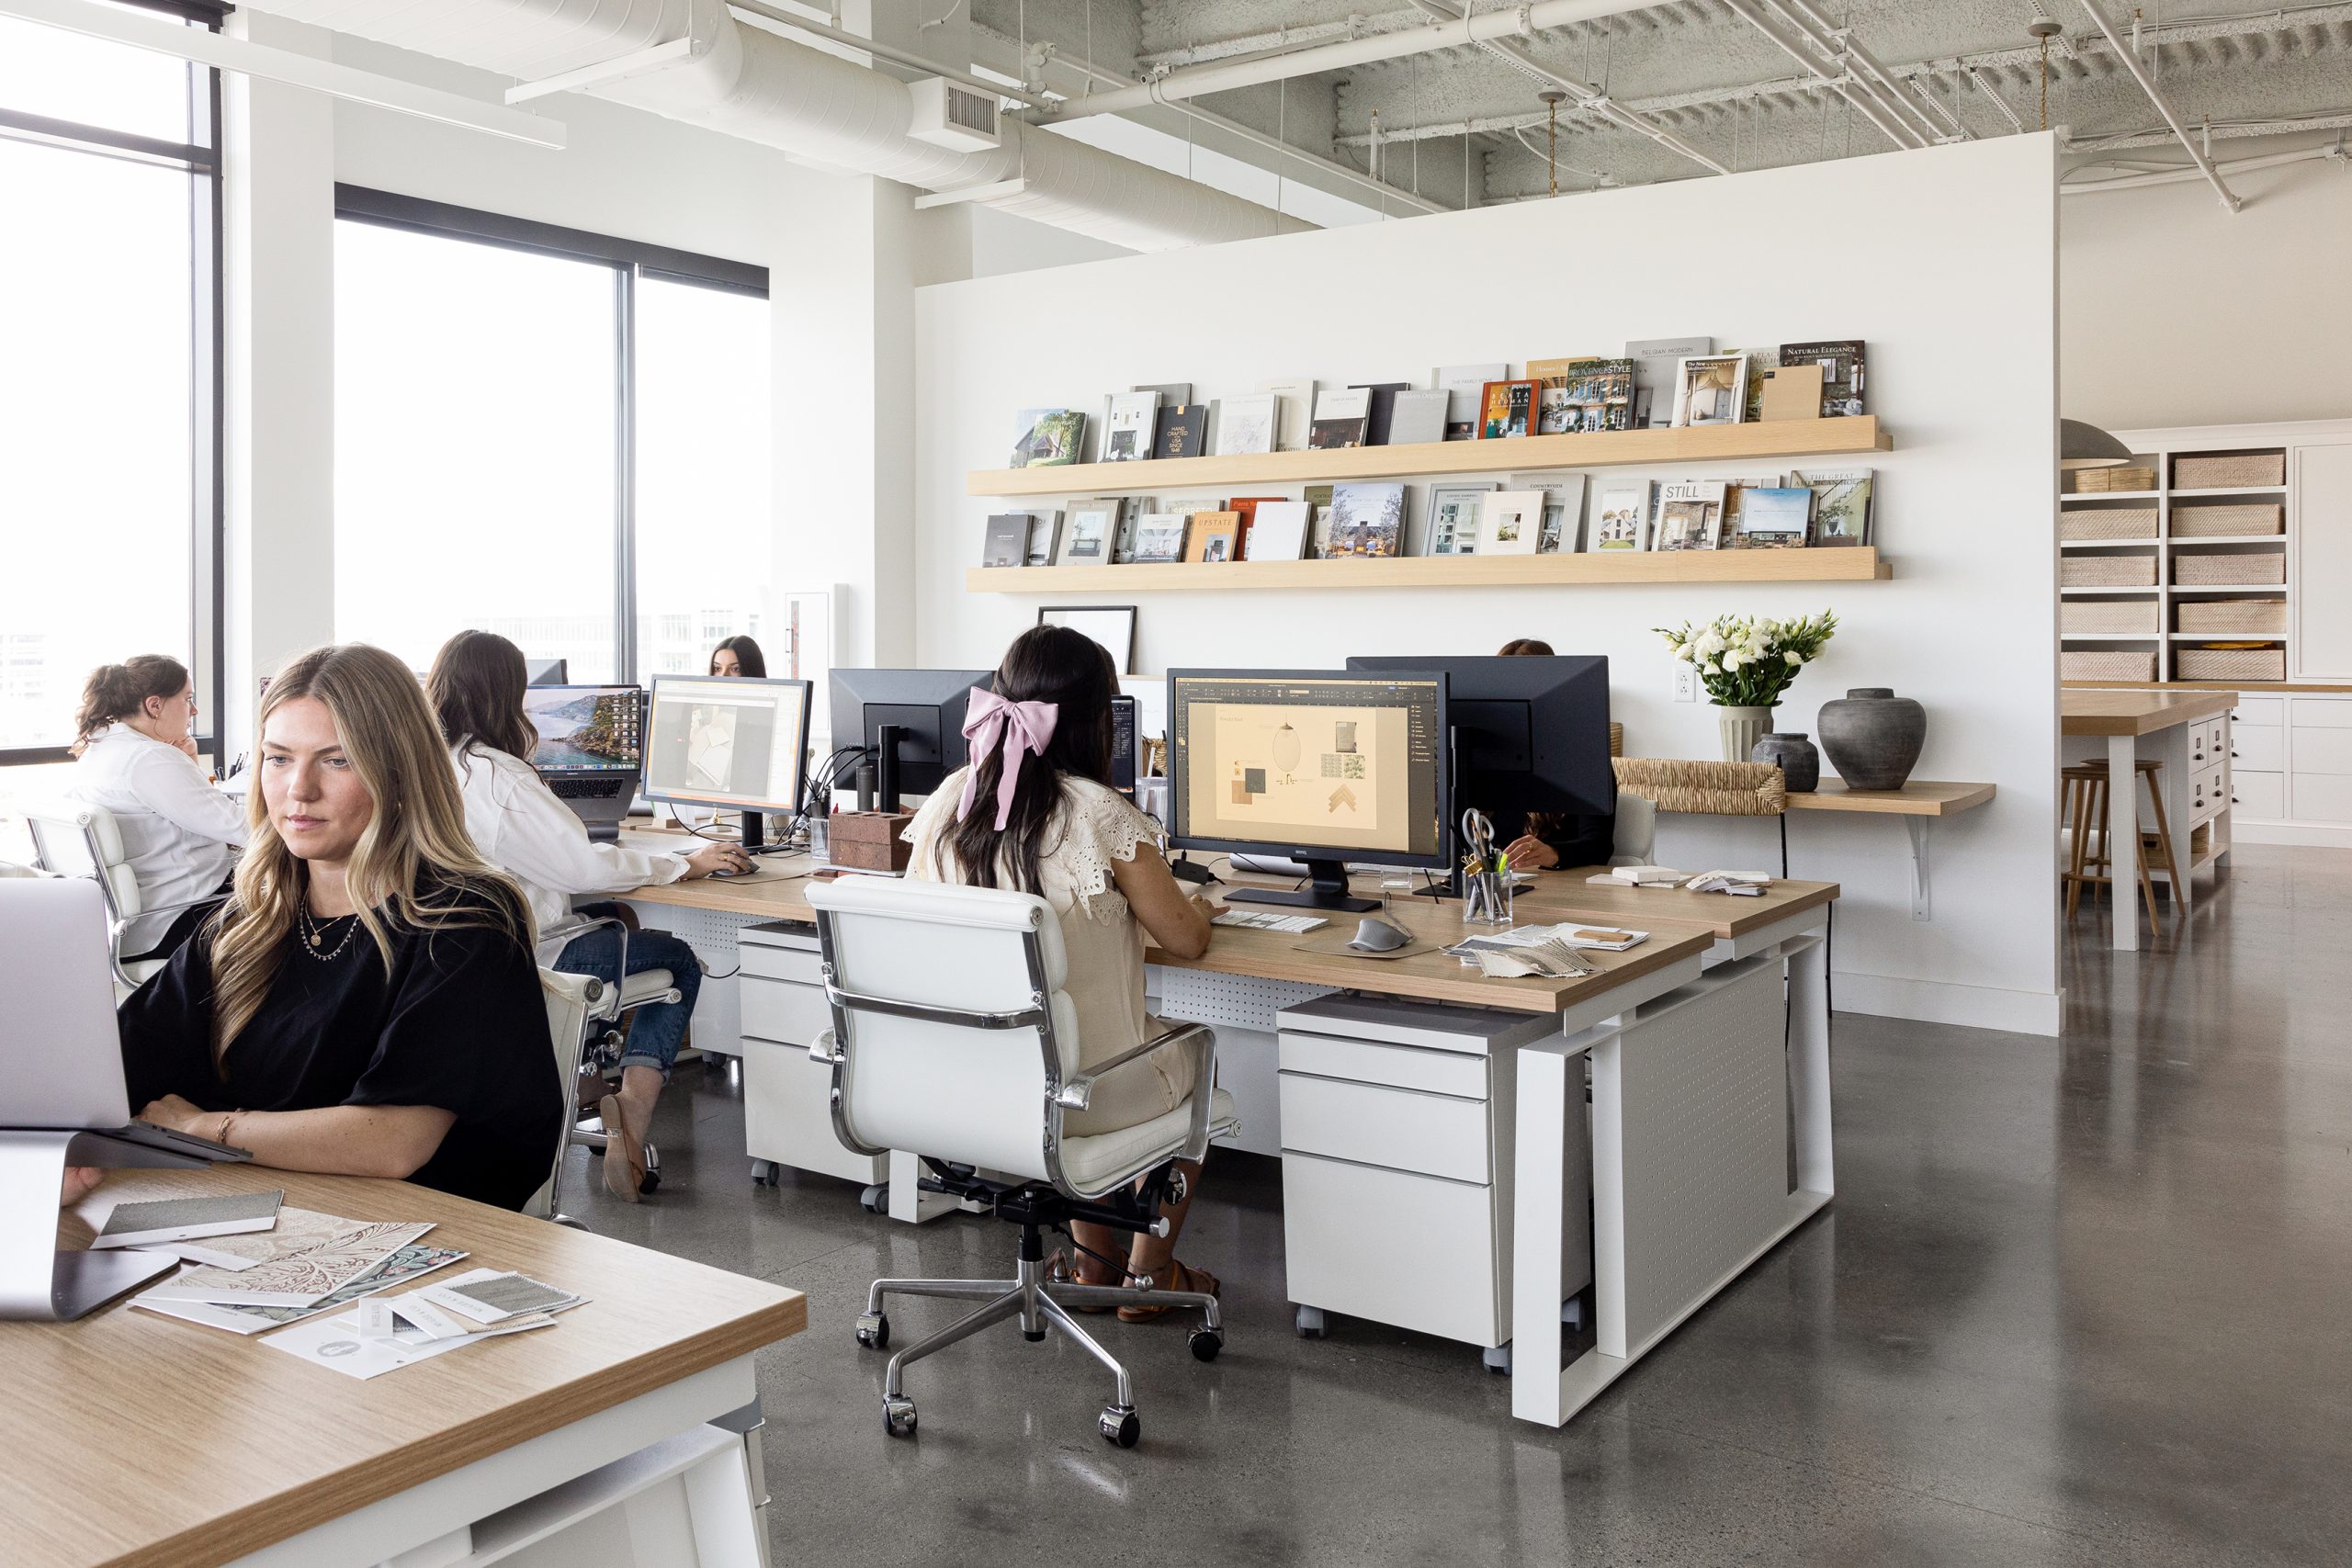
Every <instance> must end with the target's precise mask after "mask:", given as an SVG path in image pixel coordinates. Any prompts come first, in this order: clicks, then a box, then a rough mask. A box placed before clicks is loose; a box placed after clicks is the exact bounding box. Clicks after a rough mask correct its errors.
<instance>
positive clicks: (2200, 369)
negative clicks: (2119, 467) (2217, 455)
mask: <svg viewBox="0 0 2352 1568" xmlns="http://www.w3.org/2000/svg"><path fill="white" fill-rule="evenodd" d="M2311 140H2312V139H2311V138H2301V139H2296V140H2288V139H2280V140H2278V141H2264V142H2262V143H2261V144H2260V146H2259V148H2258V149H2256V151H2257V152H2260V153H2269V152H2279V151H2286V150H2290V149H2292V148H2294V147H2296V146H2298V145H2301V144H2302V143H2304V142H2308V141H2311ZM2231 145H2233V146H2235V147H2239V148H2244V147H2245V145H2246V144H2245V143H2233V144H2231ZM2230 186H2231V188H2232V189H2233V190H2235V191H2236V192H2237V193H2238V194H2239V195H2240V196H2243V197H2245V198H2246V202H2245V208H2244V209H2243V210H2241V211H2240V212H2238V213H2237V215H2236V216H2234V217H2233V216H2231V215H2230V214H2229V213H2227V212H2224V211H2223V210H2222V208H2221V206H2220V205H2219V202H2218V200H2217V198H2216V197H2214V195H2213V192H2212V190H2211V187H2210V186H2207V185H2206V184H2205V183H2204V182H2203V181H2202V180H2199V181H2194V182H2191V183H2188V184H2182V185H2169V186H2147V187H2145V188H2143V189H2140V190H2130V191H2109V192H2102V193H2099V194H2098V195H2094V196H2070V197H2066V198H2065V199H2064V201H2062V202H2061V203H2060V204H2059V205H2060V207H2061V208H2062V209H2064V216H2063V219H2062V221H2061V223H2060V225H2059V234H2060V246H2059V258H2060V260H2059V282H2060V290H2059V300H2060V312H2059V319H2060V321H2062V322H2063V323H2064V336H2063V354H2062V358H2063V360H2064V366H2065V371H2064V377H2063V378H2062V382H2061V398H2060V402H2061V406H2062V407H2063V408H2064V411H2065V412H2066V413H2067V414H2068V415H2069V416H2070V417H2072V418H2075V419H2086V420H2089V421H2090V422H2091V423H2094V424H2098V425H2101V426H2104V427H2105V428H2107V429H2109V430H2121V429H2125V428H2127V427H2128V428H2145V427H2149V426H2154V425H2204V424H2245V423H2257V422H2260V423H2268V422H2273V421H2280V420H2299V419H2336V418H2341V417H2343V416H2345V415H2347V414H2352V376H2347V374H2346V366H2352V312H2348V311H2346V310H2345V309H2344V266H2343V258H2344V256H2345V255H2346V254H2347V253H2352V164H2342V163H2310V164H2285V165H2283V166H2281V167H2278V168H2275V169H2266V170H2256V171H2255V172H2254V173H2251V174H2245V175H2232V176H2230Z"/></svg>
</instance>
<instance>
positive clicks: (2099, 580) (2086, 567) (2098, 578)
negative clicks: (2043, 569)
mask: <svg viewBox="0 0 2352 1568" xmlns="http://www.w3.org/2000/svg"><path fill="white" fill-rule="evenodd" d="M2155 585H2156V558H2155V557H2154V556H2142V555H2131V556H2068V557H2067V558H2064V560H2062V561H2060V562H2059V563H2058V586H2059V587H2061V588H2154V586H2155Z"/></svg>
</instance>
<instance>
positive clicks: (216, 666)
mask: <svg viewBox="0 0 2352 1568" xmlns="http://www.w3.org/2000/svg"><path fill="white" fill-rule="evenodd" d="M123 3H124V4H127V5H131V6H138V7H139V8H141V9H142V10H147V11H154V12H157V13H160V14H162V15H164V16H167V17H178V18H179V19H180V20H182V21H185V22H191V23H196V24H198V25H201V26H203V27H205V28H209V29H211V30H212V31H214V32H218V31H220V22H221V18H222V17H224V16H225V15H226V14H227V11H228V7H227V6H226V5H223V4H215V3H209V0H123ZM187 70H188V72H189V80H188V95H187V108H188V125H187V140H186V141H164V140H162V139H160V138H156V137H152V136H141V135H139V134H137V133H135V132H132V131H127V130H110V129H108V128H107V127H104V126H97V125H89V124H85V123H84V122H82V121H79V120H67V119H56V118H51V117H49V116H46V115H37V114H28V113H25V112H23V111H21V110H17V109H11V108H8V107H5V106H0V137H6V138H7V139H8V140H10V141H27V142H31V143H33V144H36V145H40V146H46V147H53V148H57V149H59V150H61V151H64V152H79V153H82V154H84V155H85V156H89V157H101V158H103V157H119V158H129V159H131V160H133V161H135V162H139V163H144V164H154V165H156V166H158V167H163V168H171V169H178V170H180V171H182V172H184V173H186V174H187V175H188V176H189V177H190V178H191V179H192V180H194V181H195V182H196V188H195V194H194V196H193V197H192V199H191V200H190V201H189V202H188V228H189V234H188V258H189V267H188V294H189V299H188V304H189V311H188V316H189V336H190V342H189V345H188V347H189V355H188V421H189V427H190V428H189V440H188V452H189V461H190V465H191V471H190V474H189V483H188V502H189V508H188V597H189V604H188V629H189V642H190V645H191V646H190V647H189V649H188V651H189V653H190V654H191V655H192V664H191V668H190V670H189V671H188V675H189V683H190V684H191V685H193V686H194V687H195V688H196V691H197V694H198V707H199V708H200V709H201V710H202V711H201V714H200V717H201V719H202V723H201V725H200V726H199V728H198V731H197V736H196V743H197V749H198V750H199V751H201V752H203V753H205V754H206V755H208V756H209V757H211V758H212V760H213V761H214V763H215V764H216V765H218V764H220V763H221V762H222V761H225V750H224V746H223V743H222V737H221V732H220V728H219V727H220V718H221V716H222V715H223V714H225V713H226V712H227V711H228V694H229V687H228V682H229V675H228V669H229V629H228V603H227V600H228V594H227V576H228V564H229V498H228V485H227V478H226V475H227V471H228V460H227V459H228V452H227V440H228V430H227V418H226V411H227V404H228V386H227V375H226V369H225V366H226V363H227V358H228V355H227V346H228V345H227V339H226V336H225V333H226V332H227V304H228V301H227V285H226V280H225V278H224V276H223V239H222V233H221V223H222V214H223V208H224V205H225V202H224V192H223V189H222V184H223V182H222V170H221V165H222V153H221V150H220V140H221V139H220V124H221V86H220V72H219V71H217V70H215V69H213V68H212V67H210V66H198V65H197V64H195V63H193V62H190V63H189V64H188V66H187ZM198 72H201V73H202V74H201V76H198V74H197V73H198ZM132 651H136V650H132ZM73 760H74V750H73V747H72V744H71V743H70V742H69V743H67V744H65V745H61V746H0V768H14V767H26V766H33V765H39V764H43V763H53V762H70V761H73Z"/></svg>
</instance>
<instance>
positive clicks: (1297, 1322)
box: [1292, 1307, 1325, 1339]
mask: <svg viewBox="0 0 2352 1568" xmlns="http://www.w3.org/2000/svg"><path fill="white" fill-rule="evenodd" d="M1292 1325H1293V1326H1294V1327H1295V1328H1296V1329H1297V1331H1298V1337H1300V1338H1301V1339H1320V1338H1322V1337H1323V1336H1324V1333H1325V1329H1324V1327H1323V1309H1322V1308H1321V1307H1301V1308H1299V1309H1298V1314H1297V1315H1296V1316H1295V1318H1294V1319H1293V1320H1292Z"/></svg>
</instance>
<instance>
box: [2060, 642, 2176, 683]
mask: <svg viewBox="0 0 2352 1568" xmlns="http://www.w3.org/2000/svg"><path fill="white" fill-rule="evenodd" d="M2058 676H2059V679H2061V680H2064V681H2153V680H2154V679H2155V678H2156V656H2155V655H2154V654H2153V653H2130V652H2126V651H2124V650H2123V649H2107V648H2099V649H2088V648H2069V649H2064V650H2063V651H2061V652H2060V653H2059V655H2058Z"/></svg>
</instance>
